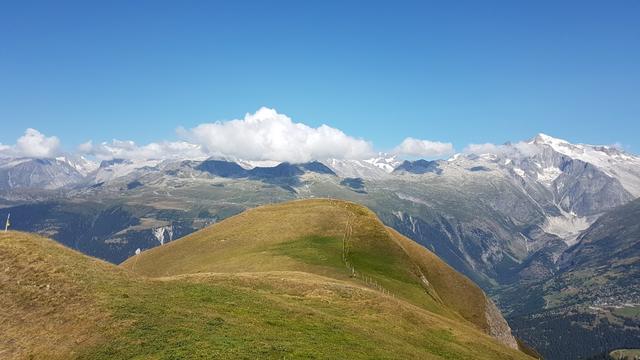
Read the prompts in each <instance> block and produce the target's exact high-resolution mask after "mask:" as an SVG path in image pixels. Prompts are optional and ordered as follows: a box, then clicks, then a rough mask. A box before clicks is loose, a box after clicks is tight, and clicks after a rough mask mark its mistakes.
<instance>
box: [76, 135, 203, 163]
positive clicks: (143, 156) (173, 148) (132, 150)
mask: <svg viewBox="0 0 640 360" xmlns="http://www.w3.org/2000/svg"><path fill="white" fill-rule="evenodd" d="M78 152H79V153H81V154H83V155H88V156H94V157H95V158H96V159H98V160H110V159H133V160H148V159H159V160H160V159H204V158H206V157H207V155H206V154H205V153H204V152H203V151H202V148H201V146H199V145H196V144H191V143H188V142H185V141H175V142H168V141H164V142H158V143H156V142H153V143H149V144H147V145H142V146H139V145H137V144H136V143H135V142H133V141H122V140H112V141H111V142H102V143H100V144H97V145H94V144H93V142H92V141H87V142H86V143H83V144H80V146H78Z"/></svg>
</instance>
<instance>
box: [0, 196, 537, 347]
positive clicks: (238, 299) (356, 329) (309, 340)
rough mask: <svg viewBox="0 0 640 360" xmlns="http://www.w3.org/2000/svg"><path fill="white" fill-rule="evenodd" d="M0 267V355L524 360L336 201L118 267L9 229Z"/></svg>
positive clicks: (435, 264)
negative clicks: (0, 306)
mask: <svg viewBox="0 0 640 360" xmlns="http://www.w3.org/2000/svg"><path fill="white" fill-rule="evenodd" d="M0 270H1V271H0V286H1V289H0V290H1V291H0V303H2V304H3V311H2V312H0V323H2V324H3V326H2V327H0V358H3V359H4V358H8V359H12V358H29V357H33V358H80V359H129V358H138V359H148V358H149V359H178V358H195V359H198V358H201V359H208V358H247V359H254V358H278V359H281V358H282V359H283V358H332V359H335V358H343V359H358V358H377V359H397V358H411V359H414V358H421V359H469V358H474V359H524V358H528V357H527V356H526V355H525V354H523V353H522V352H519V351H517V350H514V349H511V348H509V347H507V346H505V345H504V344H503V343H507V342H508V341H506V340H505V339H504V338H501V340H500V341H499V340H497V339H496V336H498V337H499V335H504V334H499V333H498V332H497V331H498V330H500V329H501V325H503V324H502V323H501V322H500V321H499V320H500V319H502V318H501V317H499V319H497V318H496V316H495V313H494V312H493V311H492V306H491V303H490V302H488V301H487V299H486V297H485V295H484V294H483V293H482V291H480V290H479V289H478V288H477V287H476V286H475V285H473V284H472V283H471V282H470V281H469V280H468V279H466V278H465V277H463V276H461V275H459V274H458V273H456V272H455V271H454V270H452V269H451V268H450V267H448V266H447V265H446V264H444V263H443V262H442V261H440V260H439V259H438V258H437V257H436V256H435V255H433V254H431V253H429V252H428V251H426V250H425V249H423V248H422V247H420V246H418V245H417V244H415V243H413V242H412V241H410V240H408V239H407V238H404V237H403V236H401V235H399V234H398V233H396V232H394V231H392V230H390V229H388V228H386V227H384V225H382V224H381V223H380V221H379V220H378V219H377V218H376V217H375V216H374V215H373V214H372V213H371V212H370V211H369V210H368V209H366V208H363V207H361V206H358V205H355V204H352V203H347V202H340V201H333V200H307V201H296V202H290V203H285V204H280V205H272V206H265V207H260V208H257V209H254V210H249V211H246V212H245V213H242V214H240V215H238V216H235V217H232V218H229V219H227V220H225V221H222V222H220V223H219V224H216V225H213V226H211V227H209V228H206V229H204V230H202V231H199V232H197V233H194V234H192V235H190V236H188V237H186V238H184V239H181V240H178V241H175V242H172V243H169V244H167V245H165V246H162V247H160V248H155V249H152V250H149V251H146V252H143V253H142V254H141V255H139V256H138V258H137V259H136V258H132V259H129V260H127V261H126V262H125V263H123V264H122V266H120V267H117V266H113V265H110V264H108V263H106V262H102V261H99V260H96V259H93V258H90V257H87V256H84V255H81V254H80V253H77V252H75V251H73V250H70V249H67V248H65V247H62V246H60V245H58V244H56V243H55V242H53V241H51V240H48V239H45V238H41V237H38V236H34V235H30V234H25V233H17V232H9V233H6V234H1V235H0ZM489 334H492V335H494V337H492V336H490V335H489Z"/></svg>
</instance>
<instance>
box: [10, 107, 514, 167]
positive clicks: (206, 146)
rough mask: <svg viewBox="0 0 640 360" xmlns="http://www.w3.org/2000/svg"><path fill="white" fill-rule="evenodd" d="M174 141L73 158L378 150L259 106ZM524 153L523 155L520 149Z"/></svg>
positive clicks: (449, 149) (30, 140)
mask: <svg viewBox="0 0 640 360" xmlns="http://www.w3.org/2000/svg"><path fill="white" fill-rule="evenodd" d="M176 133H177V138H178V140H176V141H157V142H152V143H149V144H143V145H140V144H137V143H135V142H134V141H131V140H111V141H108V142H99V143H96V142H94V141H92V140H90V141H87V142H86V143H84V144H81V145H80V146H78V148H77V149H76V150H75V152H74V154H77V155H83V156H86V157H90V158H94V159H96V160H110V159H115V158H119V159H132V160H141V159H181V158H182V159H205V158H209V157H218V158H225V159H243V160H252V161H278V162H284V161H288V162H292V163H298V162H307V161H311V160H323V159H331V158H335V159H368V158H371V157H374V156H376V155H377V154H378V153H379V150H378V149H376V148H375V147H374V145H373V144H372V143H371V142H370V141H367V140H365V139H362V138H357V137H354V136H350V135H348V134H346V133H344V132H343V131H342V130H340V129H336V128H333V127H331V126H328V125H320V126H318V127H311V126H309V125H306V124H304V123H301V122H295V121H293V120H292V119H291V118H290V117H288V116H287V115H284V114H281V113H278V112H277V111H276V110H275V109H270V108H266V107H263V108H260V109H259V110H258V111H256V112H255V113H253V114H251V113H247V114H246V115H245V116H244V118H242V119H234V120H227V121H217V122H213V123H204V124H200V125H198V126H196V127H193V128H190V129H185V128H178V129H177V131H176ZM522 147H523V149H522V150H523V151H526V149H525V148H524V147H525V146H524V145H523V146H522ZM504 150H505V148H504V147H503V146H502V145H494V144H472V145H469V146H468V147H467V148H465V150H464V152H467V153H483V152H500V151H504ZM389 153H391V154H393V155H396V156H398V157H401V158H402V157H408V158H444V157H447V156H449V155H452V154H453V153H454V147H453V144H452V143H450V142H440V141H431V140H424V139H415V138H412V137H407V138H406V139H404V140H403V141H402V142H401V143H400V144H398V145H397V146H396V147H395V148H393V149H392V150H391V151H389ZM59 155H63V151H62V145H61V142H60V139H58V138H57V137H56V136H46V135H44V134H42V133H40V132H39V131H38V130H35V129H32V128H28V129H27V130H26V131H25V133H24V135H23V136H21V137H19V138H18V139H17V140H16V143H15V144H14V145H6V144H4V145H3V144H0V156H2V157H30V158H51V157H56V156H59Z"/></svg>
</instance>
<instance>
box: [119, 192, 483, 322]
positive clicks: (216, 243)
mask: <svg viewBox="0 0 640 360" xmlns="http://www.w3.org/2000/svg"><path fill="white" fill-rule="evenodd" d="M399 239H406V238H404V237H403V236H402V235H400V234H398V233H397V232H395V231H393V230H390V229H388V228H387V227H385V226H384V225H383V224H382V223H381V222H380V221H379V220H378V218H377V217H376V216H375V214H373V212H371V211H369V210H368V209H367V208H365V207H363V206H360V205H356V204H354V203H350V202H345V201H338V200H323V199H319V200H301V201H293V202H288V203H284V204H277V205H268V206H262V207H258V208H255V209H252V210H248V211H245V212H244V213H242V214H240V215H238V216H234V217H232V218H230V219H227V220H224V221H222V222H220V223H218V224H216V225H213V226H211V227H209V228H207V229H203V230H201V231H198V232H196V233H194V234H191V235H189V236H187V237H185V238H183V239H180V240H178V241H174V242H171V243H169V244H167V245H166V246H163V247H158V248H154V249H150V250H148V251H146V252H144V253H143V254H141V256H140V257H139V258H138V259H136V258H131V259H129V260H128V261H126V262H125V263H123V264H122V265H123V266H124V267H126V268H129V269H132V270H133V271H134V272H136V273H139V274H143V275H146V276H150V277H159V276H172V275H180V274H194V273H203V272H216V273H220V272H222V273H229V272H230V273H234V272H263V271H302V272H308V273H313V274H319V275H323V276H328V277H332V278H335V279H340V280H344V281H349V282H353V283H356V284H357V285H359V286H360V285H365V286H370V287H372V288H376V289H380V288H382V289H384V290H386V291H388V292H389V293H391V294H393V295H394V296H398V297H401V298H404V299H406V300H409V301H410V302H412V303H414V304H415V305H418V306H421V307H423V308H425V309H428V310H430V311H432V312H436V313H439V314H441V315H445V316H449V317H452V318H456V319H460V318H461V316H460V315H464V316H465V318H467V319H468V320H470V321H472V322H474V323H475V324H477V325H479V326H480V327H481V328H483V327H484V326H485V325H486V323H485V322H484V313H485V308H484V304H485V301H484V300H485V297H484V294H483V293H482V291H481V290H480V289H479V288H478V287H477V286H475V285H474V284H473V283H472V282H471V281H469V280H467V279H466V278H465V277H463V276H461V275H459V274H458V273H457V272H455V271H454V270H452V269H451V268H450V267H448V266H447V265H446V264H444V262H442V261H441V260H440V259H438V258H437V257H436V256H435V255H433V254H432V253H430V252H428V250H425V249H424V248H422V247H421V246H419V245H417V244H415V243H414V242H412V241H411V240H408V239H406V241H403V242H402V244H404V247H403V246H401V245H400V243H399V241H401V240H399ZM343 242H344V247H345V252H347V253H348V254H347V255H346V258H347V261H348V264H349V265H351V266H352V267H353V268H354V269H355V272H356V276H355V277H354V276H353V274H352V271H351V270H350V268H349V267H348V266H345V261H344V260H343V257H342V255H343ZM411 244H415V246H412V245H411ZM421 257H426V259H424V261H422V263H421V265H422V266H418V265H417V261H416V260H417V259H418V258H421ZM421 260H422V259H421ZM421 271H422V272H423V273H424V272H430V271H432V272H433V273H434V274H433V276H436V274H439V273H440V272H442V271H445V272H446V273H445V274H444V276H440V277H442V278H443V281H435V282H431V281H428V282H425V281H423V280H422V278H421V276H420V274H421ZM434 280H436V279H434ZM376 284H377V285H376ZM436 285H437V286H438V288H435V286H436ZM440 294H444V295H447V299H446V300H448V301H447V304H445V303H444V302H443V299H442V298H441V297H440ZM459 299H467V300H462V301H464V302H465V303H464V304H458V303H457V302H458V301H459ZM456 305H460V306H456ZM452 310H454V311H452Z"/></svg>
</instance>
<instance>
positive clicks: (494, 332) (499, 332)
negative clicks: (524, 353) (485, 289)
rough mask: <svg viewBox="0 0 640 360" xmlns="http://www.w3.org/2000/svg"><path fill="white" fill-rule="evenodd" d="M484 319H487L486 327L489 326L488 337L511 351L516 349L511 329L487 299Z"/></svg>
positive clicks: (516, 343) (516, 344) (516, 345)
mask: <svg viewBox="0 0 640 360" xmlns="http://www.w3.org/2000/svg"><path fill="white" fill-rule="evenodd" d="M485 318H486V319H487V325H488V326H489V329H488V332H489V335H491V336H492V337H494V338H496V339H497V340H498V341H499V342H501V343H502V344H504V345H505V346H508V347H510V348H512V349H518V342H517V341H516V338H515V337H513V334H512V333H511V328H510V327H509V324H508V323H507V321H506V320H505V319H504V317H502V313H501V312H500V310H498V308H497V307H496V305H495V304H494V303H493V301H491V299H489V298H487V304H486V310H485Z"/></svg>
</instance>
